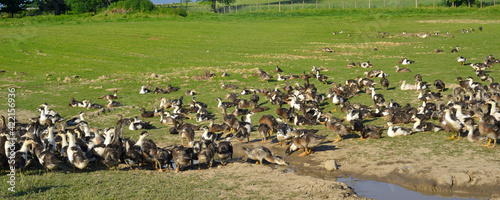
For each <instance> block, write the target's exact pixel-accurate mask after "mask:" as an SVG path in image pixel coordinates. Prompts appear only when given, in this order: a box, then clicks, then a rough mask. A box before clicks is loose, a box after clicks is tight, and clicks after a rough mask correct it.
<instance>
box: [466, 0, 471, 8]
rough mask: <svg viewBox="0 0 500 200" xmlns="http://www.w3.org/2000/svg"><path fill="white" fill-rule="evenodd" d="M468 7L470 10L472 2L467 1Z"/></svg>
mask: <svg viewBox="0 0 500 200" xmlns="http://www.w3.org/2000/svg"><path fill="white" fill-rule="evenodd" d="M467 4H468V7H469V8H470V0H468V1H467Z"/></svg>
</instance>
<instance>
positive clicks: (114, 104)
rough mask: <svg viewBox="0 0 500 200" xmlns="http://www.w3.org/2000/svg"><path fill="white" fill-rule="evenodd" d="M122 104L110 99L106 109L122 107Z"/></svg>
mask: <svg viewBox="0 0 500 200" xmlns="http://www.w3.org/2000/svg"><path fill="white" fill-rule="evenodd" d="M121 105H122V103H120V102H118V101H113V100H111V99H108V105H106V107H108V108H112V107H117V106H121Z"/></svg>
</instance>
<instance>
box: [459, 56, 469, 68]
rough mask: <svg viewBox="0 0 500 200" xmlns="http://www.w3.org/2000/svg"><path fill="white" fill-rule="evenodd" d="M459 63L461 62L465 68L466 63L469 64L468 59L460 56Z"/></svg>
mask: <svg viewBox="0 0 500 200" xmlns="http://www.w3.org/2000/svg"><path fill="white" fill-rule="evenodd" d="M457 62H459V63H460V64H462V66H464V63H465V62H467V58H465V57H463V56H458V57H457Z"/></svg>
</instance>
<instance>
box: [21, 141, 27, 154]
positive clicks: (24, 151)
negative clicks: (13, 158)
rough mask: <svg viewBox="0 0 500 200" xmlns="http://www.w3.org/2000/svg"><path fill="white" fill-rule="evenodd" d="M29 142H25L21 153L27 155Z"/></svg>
mask: <svg viewBox="0 0 500 200" xmlns="http://www.w3.org/2000/svg"><path fill="white" fill-rule="evenodd" d="M28 145H29V144H28V142H24V143H23V146H21V149H19V152H22V153H26V152H28Z"/></svg>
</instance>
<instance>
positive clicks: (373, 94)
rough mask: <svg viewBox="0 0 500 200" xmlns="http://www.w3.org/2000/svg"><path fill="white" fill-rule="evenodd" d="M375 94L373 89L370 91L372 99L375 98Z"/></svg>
mask: <svg viewBox="0 0 500 200" xmlns="http://www.w3.org/2000/svg"><path fill="white" fill-rule="evenodd" d="M376 94H377V93H376V92H375V89H372V99H373V98H374V97H375V95H376Z"/></svg>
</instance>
